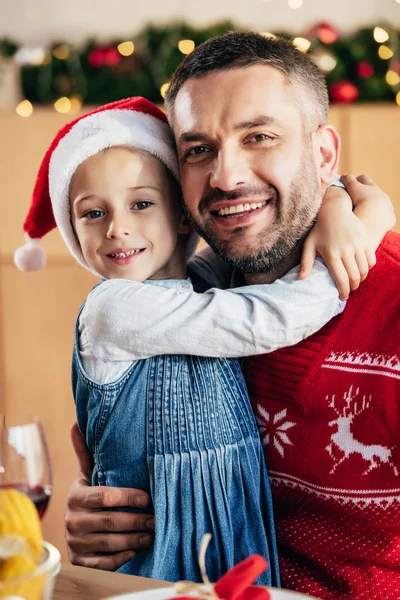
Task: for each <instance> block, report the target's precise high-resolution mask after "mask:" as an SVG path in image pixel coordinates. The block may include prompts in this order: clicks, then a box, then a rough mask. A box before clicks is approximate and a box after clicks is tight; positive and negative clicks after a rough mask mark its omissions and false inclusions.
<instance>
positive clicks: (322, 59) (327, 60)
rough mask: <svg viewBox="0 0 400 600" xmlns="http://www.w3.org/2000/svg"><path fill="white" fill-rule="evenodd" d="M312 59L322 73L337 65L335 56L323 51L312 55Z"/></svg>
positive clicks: (331, 69)
mask: <svg viewBox="0 0 400 600" xmlns="http://www.w3.org/2000/svg"><path fill="white" fill-rule="evenodd" d="M313 60H314V62H315V64H316V65H317V67H319V68H320V69H321V71H322V72H323V73H329V72H330V71H333V69H334V68H335V67H336V65H337V60H336V58H335V57H334V56H332V55H331V54H328V53H323V54H319V55H318V56H314V57H313Z"/></svg>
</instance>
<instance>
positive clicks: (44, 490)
mask: <svg viewBox="0 0 400 600" xmlns="http://www.w3.org/2000/svg"><path fill="white" fill-rule="evenodd" d="M6 488H12V489H14V490H19V491H20V492H23V493H24V494H26V495H27V496H29V498H30V499H31V500H32V502H33V504H34V505H35V506H36V509H37V511H38V513H39V517H40V518H41V519H42V518H43V516H44V513H45V512H46V510H47V506H48V504H49V501H50V498H51V487H50V486H49V485H45V486H43V485H35V486H34V487H29V485H27V484H26V483H6V484H0V490H1V489H6Z"/></svg>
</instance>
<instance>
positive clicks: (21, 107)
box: [15, 100, 33, 117]
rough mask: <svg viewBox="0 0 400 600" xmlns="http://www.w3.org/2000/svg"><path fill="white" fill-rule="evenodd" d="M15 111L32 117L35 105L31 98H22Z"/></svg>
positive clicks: (20, 114)
mask: <svg viewBox="0 0 400 600" xmlns="http://www.w3.org/2000/svg"><path fill="white" fill-rule="evenodd" d="M15 112H16V113H17V115H19V116H20V117H30V116H31V114H32V113H33V106H32V104H31V103H30V102H29V100H22V102H20V103H19V104H18V105H17V106H16V107H15Z"/></svg>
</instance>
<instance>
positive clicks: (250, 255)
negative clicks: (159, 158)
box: [185, 150, 320, 275]
mask: <svg viewBox="0 0 400 600" xmlns="http://www.w3.org/2000/svg"><path fill="white" fill-rule="evenodd" d="M253 190H254V192H253ZM252 192H253V193H256V195H257V197H260V200H261V199H262V192H264V199H266V198H269V199H270V202H271V203H273V204H274V206H275V211H276V216H275V219H274V222H273V223H272V224H269V225H266V227H265V230H263V231H262V232H260V233H259V234H258V236H257V239H256V240H255V241H253V243H252V247H250V245H247V247H246V229H247V228H246V227H238V228H237V229H234V230H232V234H237V236H240V237H242V238H243V244H242V246H241V248H240V251H241V252H240V255H236V254H234V253H233V252H232V250H231V248H230V246H231V242H232V240H222V241H221V240H220V239H218V237H217V236H216V234H215V233H214V231H213V230H212V228H211V226H210V224H209V223H207V222H206V223H205V224H204V225H203V226H202V225H199V223H197V222H196V221H195V219H194V217H193V215H192V214H191V213H190V212H189V211H188V209H187V208H186V207H185V212H186V215H187V217H188V219H189V221H190V223H191V225H192V227H193V228H194V229H195V230H196V231H197V232H198V233H199V234H200V235H201V236H202V237H203V238H204V239H205V241H206V242H207V244H208V245H209V246H210V247H211V248H212V249H213V250H214V252H215V253H216V254H217V255H218V256H219V257H220V258H222V259H223V260H225V261H226V262H227V263H229V264H230V265H232V266H233V267H235V268H236V269H239V270H240V271H242V273H247V274H249V275H250V274H258V273H273V272H274V271H277V270H279V268H280V267H281V266H282V264H283V263H284V262H285V261H286V260H288V259H289V258H290V257H291V256H292V255H294V253H295V252H296V250H297V249H298V248H299V247H300V246H301V244H302V243H303V241H304V239H305V238H306V237H307V234H308V233H309V231H310V229H311V228H312V226H313V225H314V223H315V220H316V217H317V213H318V208H319V204H318V205H317V202H318V200H320V188H319V182H318V176H317V169H316V166H315V163H314V160H313V156H312V153H311V150H309V151H308V152H305V153H304V158H303V161H302V164H301V165H300V168H299V171H298V173H297V175H296V177H295V178H294V179H293V181H292V184H291V186H290V189H289V193H288V199H287V201H286V202H285V206H284V207H283V206H282V204H281V202H280V199H279V193H278V191H277V189H276V188H275V187H274V186H271V185H265V186H263V188H262V189H261V188H249V187H246V189H245V188H244V187H242V188H241V189H238V190H237V191H235V192H228V193H226V192H223V191H222V190H215V192H214V193H213V194H212V195H210V196H207V197H204V198H202V200H201V201H200V204H199V210H200V212H201V211H202V210H204V211H205V210H206V207H208V206H211V205H212V203H213V202H215V201H219V200H223V199H226V200H235V199H238V198H241V197H246V196H249V195H250V196H251V195H252ZM256 201H258V200H256Z"/></svg>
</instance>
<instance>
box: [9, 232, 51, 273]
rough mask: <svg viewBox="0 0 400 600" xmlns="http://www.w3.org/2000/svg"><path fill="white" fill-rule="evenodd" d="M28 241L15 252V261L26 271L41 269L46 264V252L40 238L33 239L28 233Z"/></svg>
mask: <svg viewBox="0 0 400 600" xmlns="http://www.w3.org/2000/svg"><path fill="white" fill-rule="evenodd" d="M25 237H26V239H27V243H26V244H25V245H24V246H21V247H20V248H17V249H16V251H15V252H14V263H15V264H16V266H17V267H18V269H19V270H20V271H24V272H26V273H28V272H30V271H39V269H43V267H44V266H45V264H46V252H45V251H44V250H43V248H41V247H40V246H39V242H40V240H38V239H31V238H30V237H29V236H28V235H27V234H26V236H25Z"/></svg>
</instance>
